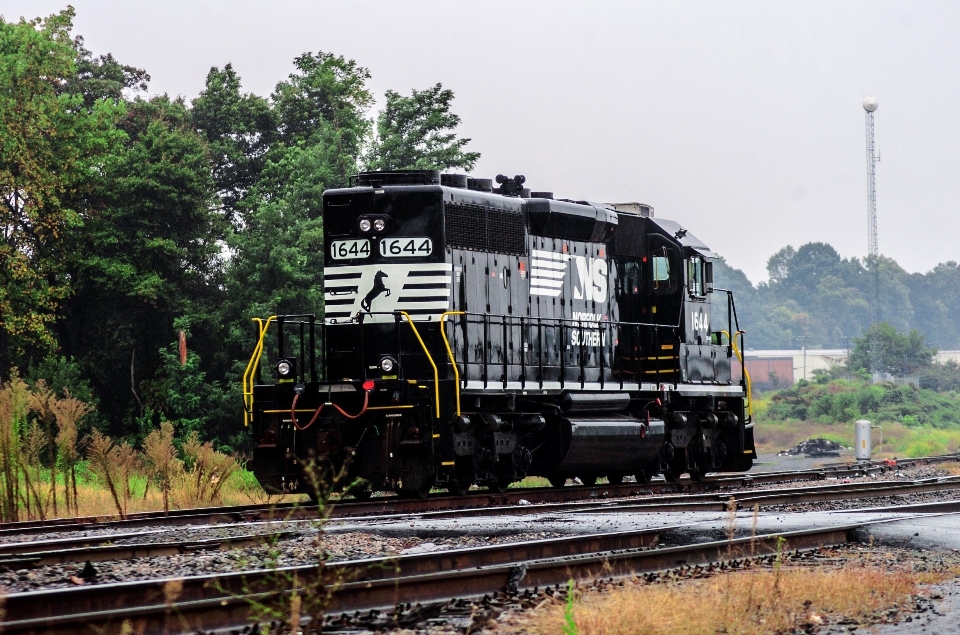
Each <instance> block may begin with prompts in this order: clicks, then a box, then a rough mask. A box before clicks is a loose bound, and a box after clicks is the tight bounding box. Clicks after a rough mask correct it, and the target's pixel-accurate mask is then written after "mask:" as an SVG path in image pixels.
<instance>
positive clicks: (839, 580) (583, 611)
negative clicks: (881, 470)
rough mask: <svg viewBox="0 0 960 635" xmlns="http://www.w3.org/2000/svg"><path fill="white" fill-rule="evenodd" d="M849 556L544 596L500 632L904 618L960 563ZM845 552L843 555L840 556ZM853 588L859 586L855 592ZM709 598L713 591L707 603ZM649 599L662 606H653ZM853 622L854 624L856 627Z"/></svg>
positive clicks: (621, 632)
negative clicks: (938, 565)
mask: <svg viewBox="0 0 960 635" xmlns="http://www.w3.org/2000/svg"><path fill="white" fill-rule="evenodd" d="M891 555H892V554H880V555H879V556H878V557H874V558H870V557H866V558H862V557H857V556H855V555H851V557H849V564H848V565H847V566H845V567H837V568H810V567H804V566H796V567H794V566H789V565H784V566H774V567H773V569H769V568H768V569H762V570H752V571H742V572H736V573H726V574H723V575H714V576H711V577H707V578H704V579H686V580H676V581H675V580H672V579H670V578H669V577H664V578H663V579H662V580H661V581H659V582H655V583H646V582H644V581H643V580H637V579H633V580H628V581H626V582H625V583H624V584H623V586H620V587H617V588H614V589H612V590H611V591H609V592H603V593H601V592H586V593H583V594H582V595H580V596H579V597H576V596H575V600H574V601H573V602H565V601H563V600H562V599H561V600H555V601H549V602H544V604H543V605H542V606H539V607H537V609H535V610H533V611H531V612H530V613H528V614H526V615H521V616H519V617H518V618H516V619H514V620H511V621H510V622H508V623H507V624H504V628H502V629H501V630H500V631H499V632H503V633H544V634H546V633H570V634H577V635H601V634H602V635H640V634H643V635H660V634H663V635H668V634H670V633H688V634H690V635H700V634H702V635H713V634H715V633H741V634H743V635H754V634H756V635H760V634H765V633H795V632H800V633H802V632H808V633H809V632H814V631H817V630H819V627H820V626H821V625H824V624H829V623H832V624H836V623H837V622H840V623H846V624H854V625H855V626H859V625H862V624H870V623H877V622H889V621H893V620H896V619H897V618H898V617H899V618H902V617H903V614H902V613H900V611H901V610H905V611H906V612H910V611H911V610H913V606H914V602H912V599H913V596H915V595H917V594H920V593H922V592H923V586H924V585H927V584H931V583H936V582H940V581H943V580H946V579H950V578H953V577H955V576H956V575H957V574H958V573H960V568H958V567H956V566H953V567H946V568H944V569H943V570H940V571H935V572H934V571H931V572H917V571H912V570H910V569H909V568H906V567H896V566H895V565H893V564H892V562H891V561H890V559H889V558H885V557H884V556H891ZM840 557H841V558H842V557H843V555H841V556H840ZM851 589H855V590H856V591H857V592H856V593H851ZM704 598H712V601H711V602H710V609H709V610H704V607H705V605H704ZM650 607H657V610H655V611H651V610H650ZM851 630H852V629H851Z"/></svg>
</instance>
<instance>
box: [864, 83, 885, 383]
mask: <svg viewBox="0 0 960 635" xmlns="http://www.w3.org/2000/svg"><path fill="white" fill-rule="evenodd" d="M879 107H880V102H879V101H878V100H877V98H876V97H867V98H866V99H864V100H863V111H864V114H865V116H866V124H867V259H868V261H869V263H870V268H871V269H872V270H873V294H872V295H873V297H872V298H871V300H872V301H871V302H870V304H871V309H872V310H871V312H870V313H871V315H870V318H871V319H870V322H871V326H874V325H876V324H878V323H879V322H880V246H879V243H878V240H877V162H878V161H879V160H880V155H879V154H878V153H877V148H876V142H875V140H874V113H876V111H877V108H879ZM873 335H874V336H873V337H872V338H870V371H871V372H872V373H873V374H874V377H876V376H877V374H878V373H880V372H882V371H883V351H882V350H881V343H880V341H879V340H880V337H879V333H878V332H876V331H874V333H873Z"/></svg>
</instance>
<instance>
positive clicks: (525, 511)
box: [0, 477, 960, 568]
mask: <svg viewBox="0 0 960 635" xmlns="http://www.w3.org/2000/svg"><path fill="white" fill-rule="evenodd" d="M957 487H960V479H958V478H950V477H947V478H937V479H925V480H921V481H911V482H902V481H878V482H874V483H869V484H866V486H865V484H864V483H862V482H861V483H835V484H830V485H818V486H807V487H797V488H790V489H781V490H763V489H760V490H748V491H741V492H709V493H699V494H677V495H669V496H660V497H648V498H645V499H643V500H642V501H636V500H610V501H608V502H605V503H600V504H598V502H597V501H596V500H587V501H573V502H562V503H537V504H533V503H531V504H528V505H522V506H518V505H509V504H508V505H499V506H493V507H472V508H471V507H466V508H450V509H441V510H438V511H427V512H416V513H387V514H380V515H366V514H362V515H358V516H342V515H340V514H337V513H333V514H331V518H332V519H336V520H339V521H341V522H345V523H349V522H354V523H362V522H370V521H378V522H382V521H390V520H410V519H413V518H416V519H417V520H440V519H451V518H471V517H494V516H503V515H530V514H545V513H609V512H631V511H633V512H646V513H650V512H657V513H661V512H692V511H727V510H729V505H730V500H731V499H733V500H735V501H736V506H737V508H738V509H742V508H745V507H750V506H751V504H757V505H759V506H761V507H768V506H771V505H780V504H787V503H803V502H819V501H828V500H843V499H848V498H850V497H851V496H853V497H857V498H863V497H867V496H871V495H873V496H894V495H899V494H911V493H923V492H933V491H946V490H950V489H954V488H957ZM336 510H337V508H336V507H335V508H334V512H336ZM346 511H347V512H348V513H349V512H353V511H355V509H354V508H352V507H350V508H348V509H347V510H346ZM341 512H343V510H342V509H341ZM315 514H316V511H315V509H314V510H312V511H310V512H309V513H307V515H306V517H307V518H308V519H309V518H315V517H316V516H315ZM288 520H289V521H293V522H296V521H298V520H302V519H301V518H290V517H287V518H279V519H274V521H275V522H284V521H288ZM257 522H261V521H257ZM263 522H270V521H263ZM150 533H156V534H160V533H162V530H154V531H153V532H150ZM296 533H297V532H291V531H286V532H279V534H278V533H276V532H273V533H265V534H262V535H261V536H262V538H260V539H259V541H260V542H262V541H263V540H269V539H270V537H271V536H274V535H277V536H280V538H278V539H283V538H286V537H290V536H291V535H294V534H296ZM142 535H143V532H138V533H134V532H128V533H121V534H100V535H95V536H78V537H67V538H57V539H48V540H39V541H29V542H28V541H22V542H11V543H6V544H0V566H7V567H8V568H9V567H10V566H11V562H19V561H20V560H25V559H27V560H29V559H30V558H32V559H34V562H35V563H36V565H37V566H40V565H44V564H51V563H54V562H58V561H59V562H79V561H83V560H84V559H87V558H86V555H87V554H89V556H90V557H91V558H96V560H97V561H103V560H110V559H132V558H140V557H151V556H158V555H171V554H173V553H183V552H185V551H188V550H191V549H202V548H217V547H215V545H221V544H222V545H223V546H222V547H219V548H221V549H229V548H244V547H247V546H250V545H253V544H257V543H258V539H256V538H254V537H251V539H250V540H249V541H247V540H242V539H241V538H237V539H233V542H232V543H231V544H232V546H227V543H230V541H231V539H221V538H216V539H211V540H204V539H198V540H192V541H190V540H188V541H168V542H156V543H149V544H144V543H141V544H120V545H116V544H110V545H106V546H102V547H98V546H97V545H105V543H115V542H116V541H117V540H124V539H129V538H132V537H139V536H142ZM204 545H207V546H204ZM53 552H55V553H56V554H58V555H57V556H51V555H49V554H51V553H53ZM45 554H48V555H45ZM17 555H19V556H21V557H14V556H17ZM57 558H60V559H59V560H57Z"/></svg>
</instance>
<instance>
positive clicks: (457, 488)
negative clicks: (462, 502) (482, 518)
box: [447, 481, 470, 496]
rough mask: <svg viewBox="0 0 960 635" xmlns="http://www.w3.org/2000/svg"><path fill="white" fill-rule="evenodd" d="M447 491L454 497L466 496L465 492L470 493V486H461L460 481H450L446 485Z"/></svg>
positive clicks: (464, 484)
mask: <svg viewBox="0 0 960 635" xmlns="http://www.w3.org/2000/svg"><path fill="white" fill-rule="evenodd" d="M447 491H448V492H450V493H451V494H453V495H454V496H466V494H467V492H469V491H470V485H468V484H466V483H463V484H461V483H460V481H450V484H449V485H447Z"/></svg>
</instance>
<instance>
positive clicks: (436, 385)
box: [397, 311, 440, 419]
mask: <svg viewBox="0 0 960 635" xmlns="http://www.w3.org/2000/svg"><path fill="white" fill-rule="evenodd" d="M397 313H399V314H400V315H402V316H403V317H405V318H406V319H407V323H408V324H409V325H410V328H411V329H413V334H414V335H416V336H417V341H418V342H420V347H421V348H423V352H424V353H425V354H426V355H427V361H429V362H430V365H431V366H433V391H434V404H435V405H436V408H437V419H439V418H440V373H439V372H437V365H436V364H434V363H433V356H432V355H431V354H430V350H429V349H427V345H426V344H424V342H423V338H422V337H420V331H418V330H417V325H416V324H414V323H413V318H411V317H410V314H409V313H407V312H406V311H397Z"/></svg>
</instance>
